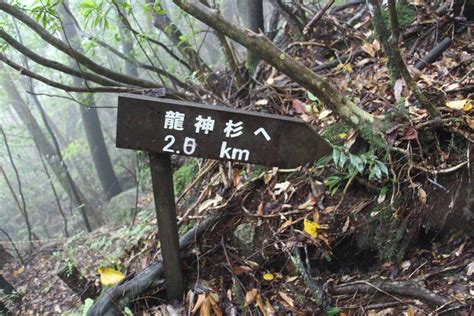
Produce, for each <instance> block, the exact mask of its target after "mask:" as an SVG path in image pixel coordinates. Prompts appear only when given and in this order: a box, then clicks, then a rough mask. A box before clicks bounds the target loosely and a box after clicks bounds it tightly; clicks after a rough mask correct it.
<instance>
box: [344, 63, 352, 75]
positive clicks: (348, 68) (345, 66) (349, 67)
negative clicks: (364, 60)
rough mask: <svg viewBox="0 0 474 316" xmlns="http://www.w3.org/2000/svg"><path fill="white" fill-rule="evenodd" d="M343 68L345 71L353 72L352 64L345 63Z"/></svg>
mask: <svg viewBox="0 0 474 316" xmlns="http://www.w3.org/2000/svg"><path fill="white" fill-rule="evenodd" d="M342 69H344V72H348V73H351V72H352V66H351V64H345V65H344V67H343V68H342Z"/></svg>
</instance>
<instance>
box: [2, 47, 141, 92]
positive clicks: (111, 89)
mask: <svg viewBox="0 0 474 316" xmlns="http://www.w3.org/2000/svg"><path fill="white" fill-rule="evenodd" d="M0 60H1V61H3V62H4V63H5V64H7V65H8V66H10V67H12V68H13V69H15V70H17V71H18V72H20V74H22V75H25V76H28V77H31V78H33V79H35V80H38V81H41V82H43V83H45V84H47V85H48V86H51V87H54V88H58V89H61V90H64V91H72V92H91V93H99V92H100V93H103V92H110V93H125V92H136V91H141V90H142V89H140V88H136V87H90V88H85V87H75V86H68V85H64V84H62V83H59V82H56V81H53V80H50V79H48V78H46V77H43V76H41V75H38V74H37V73H34V72H32V71H30V70H28V69H26V68H25V67H23V66H21V65H19V64H17V63H15V62H14V61H12V60H10V59H8V58H7V57H6V56H5V55H4V54H0Z"/></svg>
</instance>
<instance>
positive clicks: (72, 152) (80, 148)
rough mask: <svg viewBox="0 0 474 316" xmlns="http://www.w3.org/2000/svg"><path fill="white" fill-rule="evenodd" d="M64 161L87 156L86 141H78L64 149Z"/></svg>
mask: <svg viewBox="0 0 474 316" xmlns="http://www.w3.org/2000/svg"><path fill="white" fill-rule="evenodd" d="M62 154H63V158H64V160H68V159H72V158H75V157H78V156H80V155H87V144H86V143H85V142H84V140H81V139H76V140H74V141H73V142H72V143H70V144H69V145H68V146H67V147H66V148H64V149H63V152H62Z"/></svg>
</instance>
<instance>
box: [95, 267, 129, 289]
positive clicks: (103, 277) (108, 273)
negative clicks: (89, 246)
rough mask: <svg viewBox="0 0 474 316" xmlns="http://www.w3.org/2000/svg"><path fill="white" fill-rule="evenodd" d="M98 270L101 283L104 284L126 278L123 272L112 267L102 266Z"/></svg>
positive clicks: (111, 283)
mask: <svg viewBox="0 0 474 316" xmlns="http://www.w3.org/2000/svg"><path fill="white" fill-rule="evenodd" d="M97 272H99V274H100V283H102V285H104V286H108V285H114V284H117V283H119V282H120V281H122V280H123V278H125V275H124V274H123V273H122V272H120V271H116V270H114V269H111V268H104V267H100V268H99V269H97Z"/></svg>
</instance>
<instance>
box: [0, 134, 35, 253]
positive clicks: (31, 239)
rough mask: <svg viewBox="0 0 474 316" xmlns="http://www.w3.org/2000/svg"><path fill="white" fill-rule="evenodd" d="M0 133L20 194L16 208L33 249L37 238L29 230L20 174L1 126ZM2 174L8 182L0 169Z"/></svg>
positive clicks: (29, 225)
mask: <svg viewBox="0 0 474 316" xmlns="http://www.w3.org/2000/svg"><path fill="white" fill-rule="evenodd" d="M0 133H1V134H2V137H3V141H4V142H5V148H6V149H7V153H8V159H9V160H10V164H11V165H12V168H13V171H14V172H15V177H16V182H17V185H18V192H19V194H20V199H21V207H20V205H18V206H19V207H20V212H21V213H22V214H23V218H24V219H25V224H26V227H27V228H28V240H29V241H30V244H31V247H33V238H34V239H36V240H37V239H38V238H37V237H36V236H35V235H34V234H33V231H32V228H31V224H30V219H29V215H28V211H27V209H26V199H25V195H24V194H23V185H22V183H21V179H20V173H19V172H18V168H17V167H16V164H15V160H14V159H13V156H12V153H11V150H10V145H9V144H8V139H7V135H5V131H4V130H3V127H2V126H0ZM2 173H3V176H4V177H5V180H6V181H8V180H7V177H6V174H5V171H4V170H3V169H2ZM11 189H12V194H13V195H15V192H14V191H13V188H11Z"/></svg>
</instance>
